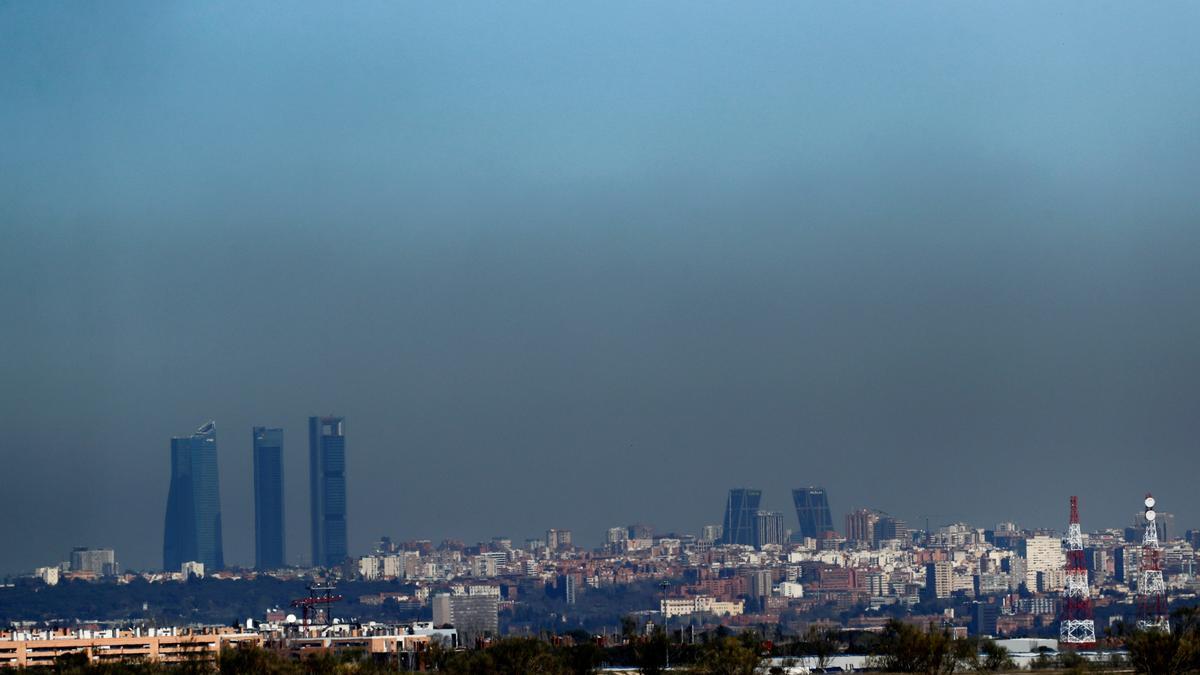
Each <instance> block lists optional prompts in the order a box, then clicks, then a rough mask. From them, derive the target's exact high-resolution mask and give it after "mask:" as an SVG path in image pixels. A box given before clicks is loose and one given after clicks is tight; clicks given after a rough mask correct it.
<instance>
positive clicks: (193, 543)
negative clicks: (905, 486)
mask: <svg viewBox="0 0 1200 675" xmlns="http://www.w3.org/2000/svg"><path fill="white" fill-rule="evenodd" d="M344 424H345V418H344V417H334V416H309V417H308V431H309V476H308V484H309V498H310V504H309V514H310V539H309V541H310V547H311V555H310V556H309V558H308V560H307V561H302V560H300V559H298V558H295V559H293V561H290V562H289V561H287V560H286V558H285V554H284V548H285V544H284V539H283V538H284V534H283V525H284V521H285V519H284V515H283V505H282V501H283V481H282V478H283V475H284V473H285V471H286V470H285V467H284V464H285V462H284V460H283V452H282V451H283V430H282V429H281V428H277V427H275V428H269V427H261V426H256V427H253V428H252V430H251V432H252V433H251V435H252V448H253V450H252V457H253V465H254V483H255V489H254V503H253V511H252V515H253V519H254V533H255V545H254V552H255V558H254V564H253V565H252V566H251V565H243V564H239V563H234V564H231V565H229V567H230V568H243V567H253V568H254V569H258V570H271V569H278V568H282V567H289V566H290V567H305V566H311V567H336V566H338V565H340V564H341V563H342V562H344V561H345V560H348V559H350V558H353V557H355V556H358V555H361V554H362V551H357V550H354V549H353V548H351V547H350V545H349V542H348V530H347V528H346V520H347V518H346V506H345V505H346V494H347V486H346V479H345V459H346V455H345V429H344ZM217 460H218V456H217V444H216V422H215V421H209V422H206V423H205V424H203V425H202V426H201V427H199V428H198V429H197V431H196V432H194V433H193V434H191V435H190V436H186V437H174V438H172V439H171V461H172V475H171V495H170V498H169V499H168V503H167V507H166V519H165V520H166V527H165V530H164V538H163V542H164V543H163V567H162V569H163V570H164V571H166V572H173V571H178V568H179V567H180V564H182V563H185V562H188V561H190V560H194V561H196V562H201V563H203V564H204V565H205V567H206V569H207V570H210V571H214V570H218V569H223V568H225V561H224V556H223V539H222V535H221V514H220V498H219V487H218V485H217V484H216V483H215V481H214V480H213V476H215V472H216V467H217V465H218V461H217ZM197 476H198V477H199V478H198V479H197V478H195V477H197ZM325 493H332V495H333V498H332V501H331V500H330V497H329V496H327V494H325ZM790 493H791V497H792V503H793V506H794V507H795V512H794V513H795V516H796V522H795V525H796V527H795V528H793V527H790V526H789V525H788V524H787V518H786V517H785V516H784V514H783V513H782V512H780V511H772V510H769V509H763V508H761V507H762V497H763V491H762V490H759V489H754V488H746V487H740V488H731V489H730V490H728V493H727V495H726V500H725V507H724V509H723V515H722V521H721V522H722V524H721V525H720V536H719V543H723V544H741V545H749V546H752V547H755V548H761V547H762V545H763V544H764V543H785V544H786V543H788V542H789V541H791V542H795V541H799V540H800V539H803V538H809V539H813V538H815V539H817V540H820V539H822V538H823V537H822V536H819V533H818V536H815V537H814V536H812V533H807V532H806V528H815V529H816V530H819V531H820V532H829V533H830V534H831V535H832V536H834V537H835V538H841V539H842V540H843V541H848V542H850V543H855V542H861V543H869V544H871V545H874V544H875V543H877V539H880V538H885V539H886V538H895V535H896V534H897V533H899V532H903V533H904V534H905V537H907V533H908V532H910V531H912V530H913V529H915V528H914V527H910V526H909V525H908V523H907V522H906V521H905V520H904V519H903V518H897V517H896V516H893V515H891V514H888V513H887V512H886V511H882V510H879V509H876V508H872V507H858V508H855V509H853V510H847V511H846V512H845V515H846V518H845V524H844V528H843V529H842V530H838V529H837V528H836V527H832V526H830V524H831V523H832V515H831V514H832V510H831V508H830V505H829V496H828V493H827V491H826V490H825V489H824V488H821V487H815V486H807V487H802V488H793V489H791V490H790ZM1147 496H1148V495H1147ZM186 499H191V500H192V502H191V503H190V504H189V503H185V500H186ZM1077 499H1078V497H1076V496H1072V497H1071V502H1072V513H1073V514H1074V509H1075V504H1076V502H1077ZM214 504H216V512H215V514H214V512H213V505H214ZM931 516H936V517H937V518H938V519H939V520H938V521H936V522H931V525H932V526H931V527H930V528H929V529H928V530H926V533H927V534H930V533H933V532H935V531H938V530H940V529H942V528H943V527H946V526H956V525H962V524H966V525H969V526H972V527H978V528H979V529H981V530H985V529H988V528H989V525H987V524H980V523H969V522H966V521H965V520H963V519H955V518H953V514H923V517H925V518H926V519H927V522H928V518H929V517H931ZM189 517H190V518H194V519H195V522H194V523H191V522H189V521H188V518H189ZM864 518H866V519H867V520H864ZM331 522H332V524H333V529H332V532H331V531H330V530H329V525H330V523H331ZM1173 522H1174V514H1172V513H1169V512H1163V513H1161V514H1160V517H1159V518H1158V519H1157V521H1156V522H1155V523H1154V524H1155V526H1156V528H1157V531H1158V532H1159V536H1160V537H1161V538H1162V539H1163V540H1166V539H1167V537H1168V535H1169V534H1170V535H1174V536H1178V535H1179V534H1180V533H1179V532H1178V531H1175V530H1174V527H1173V525H1169V523H1173ZM205 523H209V524H208V525H205ZM212 523H215V527H214V526H213V525H212ZM1143 523H1144V520H1143V511H1139V512H1137V513H1135V514H1134V520H1133V527H1134V529H1138V528H1141V527H1142V525H1143ZM881 525H885V526H886V528H885V530H886V532H887V533H888V534H887V536H882V537H880V536H879V534H880V530H879V529H878V528H879V526H881ZM995 525H996V527H997V528H999V529H1000V530H1003V529H1004V528H1007V527H1011V526H1012V525H1013V523H1012V522H1010V521H995ZM634 527H635V526H634V525H630V526H629V528H630V529H631V530H632V528H634ZM636 527H646V526H644V525H637V526H636ZM651 527H652V526H651ZM712 527H715V526H714V525H712V524H706V525H704V526H702V528H697V531H696V532H692V531H689V530H674V529H670V530H669V531H673V532H679V533H685V532H686V533H690V534H692V535H693V536H695V535H696V534H697V532H698V531H699V530H700V529H703V530H705V531H707V530H708V529H710V528H712ZM1169 527H1170V528H1171V529H1170V532H1168V528H1169ZM617 529H622V530H623V529H624V526H622V527H618V528H617ZM1027 529H1031V530H1035V531H1036V530H1046V531H1051V532H1053V531H1057V528H1055V527H1053V526H1051V527H1045V528H1043V527H1032V528H1027ZM1105 529H1125V530H1126V531H1128V527H1126V528H1121V527H1120V526H1117V527H1112V526H1109V527H1107V528H1106V527H1097V528H1095V531H1097V532H1099V531H1102V530H1105ZM611 530H612V528H609V530H608V531H607V532H606V533H604V534H601V535H600V537H599V538H600V540H602V541H609V543H611V540H609V537H608V533H609V532H611ZM214 531H215V537H214V534H213V533H214ZM558 531H559V530H557V529H555V528H550V529H548V530H546V536H547V541H550V542H552V541H553V539H554V537H553V533H556V532H558ZM662 531H664V530H660V532H662ZM564 532H565V533H566V534H565V536H566V537H567V541H568V542H570V541H571V538H572V532H573V531H572V530H570V529H566V530H564ZM1064 532H1065V531H1064ZM789 533H790V534H791V539H788V534H789ZM381 536H382V537H384V538H386V539H391V535H390V534H385V535H381ZM504 536H506V535H502V534H494V535H492V536H491V537H490V539H491V540H493V541H495V540H496V539H497V538H499V537H504ZM629 536H632V534H630V535H629ZM488 538H489V537H480V538H478V541H480V542H482V541H485V540H486V539H488ZM590 538H591V537H589V536H587V535H585V536H584V537H583V540H582V541H583V542H584V545H585V546H586V545H587V544H586V542H587V541H588V540H589V539H590ZM417 539H420V537H417ZM445 539H446V540H454V539H455V537H453V536H448V537H446V538H445ZM375 541H378V540H375ZM555 547H556V546H555V545H551V548H552V549H553V548H555ZM86 550H89V549H88V548H87V547H76V548H75V549H74V551H76V552H78V551H86ZM107 550H109V551H110V552H111V549H107ZM189 555H190V557H189ZM73 556H74V554H73ZM306 563H307V565H306ZM74 566H75V565H74V564H73V565H72V567H74ZM24 571H27V570H24ZM116 571H117V568H116V567H113V573H115V572H116Z"/></svg>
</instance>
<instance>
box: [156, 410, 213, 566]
mask: <svg viewBox="0 0 1200 675" xmlns="http://www.w3.org/2000/svg"><path fill="white" fill-rule="evenodd" d="M193 560H194V561H198V562H201V563H204V566H205V567H207V568H208V569H210V570H219V569H222V568H224V567H225V553H224V549H223V548H222V545H221V491H220V486H219V483H218V476H217V424H216V422H208V423H207V424H205V425H203V426H201V427H200V428H199V429H197V430H196V433H194V434H192V435H191V436H181V437H176V438H172V439H171V487H170V490H169V492H168V495H167V516H166V522H165V524H164V527H163V569H164V570H168V571H172V572H173V571H176V570H179V569H180V567H181V566H182V565H183V563H185V562H188V561H193Z"/></svg>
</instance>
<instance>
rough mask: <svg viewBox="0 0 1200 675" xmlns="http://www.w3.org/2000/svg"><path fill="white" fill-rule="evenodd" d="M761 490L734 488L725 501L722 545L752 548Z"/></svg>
mask: <svg viewBox="0 0 1200 675" xmlns="http://www.w3.org/2000/svg"><path fill="white" fill-rule="evenodd" d="M761 501H762V490H750V489H747V488H734V489H732V490H730V491H729V497H728V498H726V500H725V522H724V523H723V525H722V528H721V529H722V534H721V543H722V544H741V545H743V546H754V538H755V537H754V534H755V533H754V528H755V518H756V516H757V514H758V503H759V502H761Z"/></svg>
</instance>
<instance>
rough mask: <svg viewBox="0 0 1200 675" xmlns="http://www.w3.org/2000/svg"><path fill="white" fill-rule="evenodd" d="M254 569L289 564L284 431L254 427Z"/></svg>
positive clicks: (272, 567) (275, 567) (267, 568)
mask: <svg viewBox="0 0 1200 675" xmlns="http://www.w3.org/2000/svg"><path fill="white" fill-rule="evenodd" d="M252 437H253V439H254V566H255V568H257V569H260V570H273V569H279V568H280V567H283V566H284V565H286V564H287V563H286V562H285V561H286V555H285V553H284V538H283V530H284V527H283V429H270V428H267V427H254V429H253V432H252Z"/></svg>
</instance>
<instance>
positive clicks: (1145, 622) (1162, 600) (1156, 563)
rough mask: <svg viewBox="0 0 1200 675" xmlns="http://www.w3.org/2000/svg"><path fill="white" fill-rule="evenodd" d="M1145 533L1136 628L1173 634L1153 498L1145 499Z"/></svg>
mask: <svg viewBox="0 0 1200 675" xmlns="http://www.w3.org/2000/svg"><path fill="white" fill-rule="evenodd" d="M1144 503H1145V505H1146V514H1145V518H1146V530H1145V532H1144V533H1143V534H1142V561H1141V565H1140V572H1139V573H1138V589H1137V590H1138V595H1139V596H1140V598H1141V605H1140V609H1139V616H1138V622H1137V626H1138V628H1140V629H1142V630H1160V631H1163V632H1165V633H1169V632H1171V621H1170V619H1169V617H1168V616H1167V584H1166V582H1164V581H1163V572H1162V548H1161V547H1159V545H1158V525H1157V523H1155V522H1154V521H1155V519H1156V518H1157V517H1158V514H1156V513H1155V512H1154V497H1153V496H1151V495H1150V494H1147V495H1146V501H1145V502H1144Z"/></svg>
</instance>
